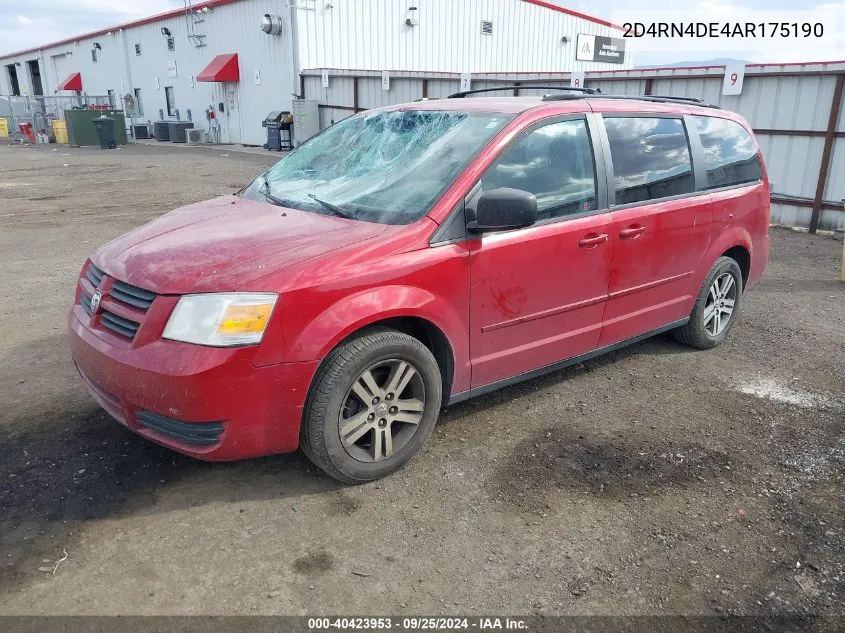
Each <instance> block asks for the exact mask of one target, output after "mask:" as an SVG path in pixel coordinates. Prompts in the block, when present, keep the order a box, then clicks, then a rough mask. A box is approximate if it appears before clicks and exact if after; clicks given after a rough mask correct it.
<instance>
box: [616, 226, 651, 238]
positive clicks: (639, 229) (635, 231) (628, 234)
mask: <svg viewBox="0 0 845 633" xmlns="http://www.w3.org/2000/svg"><path fill="white" fill-rule="evenodd" d="M643 233H645V227H644V226H641V225H639V224H635V225H633V226H629V227H628V228H627V229H622V230H621V231H619V237H621V238H622V239H623V240H632V239H634V238H635V237H639V236H640V235H642V234H643Z"/></svg>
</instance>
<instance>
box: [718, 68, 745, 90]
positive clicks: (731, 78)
mask: <svg viewBox="0 0 845 633" xmlns="http://www.w3.org/2000/svg"><path fill="white" fill-rule="evenodd" d="M743 79H745V64H732V65H728V66H725V79H724V81H722V94H723V95H740V94H742V82H743Z"/></svg>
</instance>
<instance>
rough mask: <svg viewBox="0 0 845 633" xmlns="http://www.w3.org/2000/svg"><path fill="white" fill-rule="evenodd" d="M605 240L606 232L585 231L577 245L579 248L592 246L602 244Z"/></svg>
mask: <svg viewBox="0 0 845 633" xmlns="http://www.w3.org/2000/svg"><path fill="white" fill-rule="evenodd" d="M606 241H607V233H601V234H598V233H587V235H585V236H584V237H583V238H581V239H580V240H579V241H578V246H580V247H581V248H594V247H596V246H598V245H599V244H604V243H605V242H606Z"/></svg>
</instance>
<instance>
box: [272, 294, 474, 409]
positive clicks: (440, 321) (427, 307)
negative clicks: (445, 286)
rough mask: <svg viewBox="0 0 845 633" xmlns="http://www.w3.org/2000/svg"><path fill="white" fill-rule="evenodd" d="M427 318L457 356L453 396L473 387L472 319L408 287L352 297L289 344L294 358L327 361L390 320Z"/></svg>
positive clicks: (302, 331) (444, 303)
mask: <svg viewBox="0 0 845 633" xmlns="http://www.w3.org/2000/svg"><path fill="white" fill-rule="evenodd" d="M397 317H415V318H419V319H424V320H426V321H428V322H429V323H431V324H433V325H434V326H435V327H437V328H439V329H440V331H441V332H442V333H443V334H444V335H445V336H446V338H447V340H448V341H449V344H450V346H451V348H452V353H453V355H454V363H455V364H454V368H455V372H454V380H453V384H452V388H451V390H452V392H453V393H455V392H457V391H463V390H465V389H468V388H469V341H468V334H467V332H468V325H467V323H466V316H465V315H462V314H461V313H460V312H459V311H458V310H456V308H455V306H454V304H452V303H450V302H449V301H447V300H446V299H444V298H442V297H439V296H437V295H435V294H433V293H431V292H430V291H427V290H423V289H422V288H416V287H413V286H405V285H391V286H382V287H378V288H368V289H366V290H362V291H359V292H357V293H355V294H351V295H348V296H346V297H344V298H342V299H340V300H339V301H337V302H336V303H334V304H332V305H331V306H330V307H329V308H327V309H326V310H324V311H323V312H321V313H320V314H318V315H317V316H316V317H315V318H313V319H312V320H311V321H310V322H309V323H308V324H307V325H306V326H305V327H304V328H303V329H302V330H301V331H300V332H298V333H296V334H295V335H293V336H291V339H290V340H289V342H288V358H289V361H290V362H294V359H309V360H322V359H324V358H325V357H326V356H327V355H328V354H329V353H330V352H331V351H332V350H333V349H334V348H335V347H336V346H337V345H338V343H340V342H341V341H342V340H343V339H345V338H346V337H348V336H350V335H351V334H354V333H355V332H357V331H358V330H360V329H362V328H364V327H366V326H368V325H372V324H374V323H377V322H379V321H384V320H387V319H392V318H397Z"/></svg>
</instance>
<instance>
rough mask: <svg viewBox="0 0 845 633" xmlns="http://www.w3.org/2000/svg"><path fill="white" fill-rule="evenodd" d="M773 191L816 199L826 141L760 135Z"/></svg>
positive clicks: (799, 137) (804, 137)
mask: <svg viewBox="0 0 845 633" xmlns="http://www.w3.org/2000/svg"><path fill="white" fill-rule="evenodd" d="M757 143H758V144H759V145H760V149H761V150H762V152H763V160H764V161H765V163H766V169H767V170H768V172H769V181H770V182H771V183H772V191H773V192H774V193H779V194H787V195H791V196H803V197H806V198H812V197H813V196H815V194H816V183H817V182H818V178H819V169H820V168H821V157H822V150H823V149H824V139H823V138H821V137H806V136H769V135H763V134H761V135H758V137H757Z"/></svg>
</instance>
